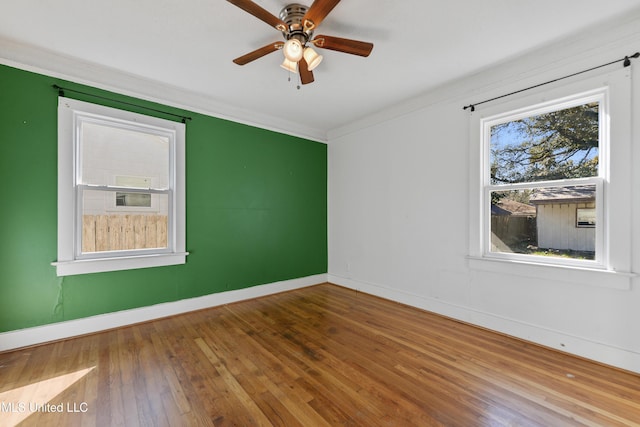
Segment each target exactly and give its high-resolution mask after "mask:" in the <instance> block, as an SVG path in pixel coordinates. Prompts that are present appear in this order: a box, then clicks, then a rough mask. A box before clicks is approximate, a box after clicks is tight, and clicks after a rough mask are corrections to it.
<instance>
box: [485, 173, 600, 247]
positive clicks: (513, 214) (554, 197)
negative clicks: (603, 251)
mask: <svg viewBox="0 0 640 427" xmlns="http://www.w3.org/2000/svg"><path fill="white" fill-rule="evenodd" d="M596 190H597V188H596V185H575V186H553V187H537V188H533V189H521V190H510V191H492V192H491V251H492V252H501V253H515V254H527V255H536V256H545V257H562V258H575V259H582V260H593V259H595V251H596V222H595V203H596V202H595V201H596ZM576 218H578V220H577V221H578V222H577V224H578V225H576ZM580 223H583V224H589V225H580Z"/></svg>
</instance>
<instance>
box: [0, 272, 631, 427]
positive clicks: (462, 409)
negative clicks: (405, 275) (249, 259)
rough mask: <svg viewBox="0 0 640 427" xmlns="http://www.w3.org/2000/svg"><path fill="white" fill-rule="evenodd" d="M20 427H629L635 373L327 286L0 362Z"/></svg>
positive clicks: (3, 410) (2, 395)
mask: <svg viewBox="0 0 640 427" xmlns="http://www.w3.org/2000/svg"><path fill="white" fill-rule="evenodd" d="M54 411H55V412H54ZM17 423H21V424H20V425H24V426H92V425H96V426H110V425H117V426H138V425H145V426H269V425H276V426H305V427H309V426H336V425H338V426H403V427H404V426H463V427H466V426H545V427H548V426H553V427H555V426H578V425H586V426H640V376H638V375H635V374H632V373H628V372H623V371H620V370H616V369H612V368H608V367H605V366H602V365H599V364H596V363H592V362H589V361H585V360H582V359H579V358H575V357H572V356H569V355H566V354H562V353H558V352H555V351H552V350H549V349H545V348H541V347H538V346H536V345H533V344H529V343H526V342H522V341H519V340H515V339H511V338H508V337H505V336H503V335H500V334H495V333H492V332H489V331H486V330H483V329H479V328H475V327H473V326H469V325H466V324H462V323H459V322H456V321H452V320H449V319H445V318H443V317H440V316H437V315H434V314H431V313H427V312H424V311H421V310H418V309H415V308H411V307H407V306H404V305H400V304H396V303H393V302H390V301H385V300H382V299H379V298H376V297H372V296H370V295H366V294H362V293H357V292H355V291H352V290H348V289H344V288H341V287H338V286H334V285H330V284H322V285H317V286H312V287H309V288H305V289H301V290H296V291H292V292H287V293H282V294H278V295H271V296H268V297H263V298H259V299H255V300H250V301H243V302H239V303H235V304H230V305H226V306H221V307H217V308H212V309H208V310H203V311H198V312H194V313H189V314H186V315H181V316H175V317H171V318H167V319H161V320H157V321H153V322H149V323H145V324H140V325H135V326H131V327H127V328H120V329H117V330H112V331H108V332H103V333H99V334H94V335H90V336H86V337H80V338H75V339H70V340H66V341H61V342H56V343H52V344H46V345H42V346H37V347H33V348H28V349H23V350H18V351H13V352H7V353H3V354H0V425H2V426H10V425H16V424H17Z"/></svg>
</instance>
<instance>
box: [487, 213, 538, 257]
mask: <svg viewBox="0 0 640 427" xmlns="http://www.w3.org/2000/svg"><path fill="white" fill-rule="evenodd" d="M491 234H492V235H493V238H492V240H496V239H497V241H493V242H492V243H493V244H494V245H495V246H497V247H498V249H499V250H500V251H501V252H521V249H522V247H523V246H524V247H526V246H527V245H534V246H535V245H537V240H538V237H537V229H536V217H532V216H512V215H491ZM502 245H506V247H503V246H502Z"/></svg>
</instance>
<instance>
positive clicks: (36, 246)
mask: <svg viewBox="0 0 640 427" xmlns="http://www.w3.org/2000/svg"><path fill="white" fill-rule="evenodd" d="M53 84H59V85H61V86H66V87H69V88H73V89H77V90H81V91H85V92H89V93H92V94H96V95H102V96H109V97H112V98H116V99H119V100H123V101H127V102H134V103H137V104H140V105H145V106H149V107H153V108H160V109H164V110H166V111H171V112H174V113H177V114H185V115H188V116H191V117H193V120H192V121H190V122H188V123H187V135H186V137H187V140H186V150H187V158H186V167H187V250H188V251H189V252H190V255H189V256H188V257H187V264H185V265H180V266H172V267H159V268H147V269H140V270H131V271H123V272H111V273H97V274H88V275H80V276H67V277H57V276H56V273H55V268H54V267H52V266H51V265H50V264H51V262H52V261H55V260H56V258H57V199H56V197H57V194H56V192H57V163H56V162H57V92H56V91H55V90H54V89H53V88H52V85H53ZM66 96H68V97H73V98H77V99H81V100H84V101H89V102H95V103H101V104H104V105H109V106H113V107H117V108H124V109H128V110H131V111H136V112H140V113H143V114H149V112H148V111H145V110H140V109H136V108H135V107H133V108H132V107H123V106H122V105H120V104H114V103H110V102H106V101H99V100H96V99H95V98H90V97H86V96H79V95H75V94H73V93H69V92H68V93H67V94H66ZM155 115H157V116H159V117H162V115H161V114H155ZM164 118H167V117H166V116H165V117H164ZM0 179H1V182H2V183H3V184H2V187H1V189H0V195H1V197H0V200H1V201H2V202H1V206H0V332H6V331H11V330H16V329H22V328H28V327H32V326H37V325H43V324H49V323H53V322H59V321H64V320H70V319H77V318H81V317H86V316H91V315H96V314H101V313H108V312H114V311H118V310H124V309H130V308H135V307H142V306H147V305H152V304H157V303H161V302H167V301H175V300H180V299H184V298H190V297H196V296H201V295H207V294H212V293H217V292H222V291H226V290H232V289H240V288H246V287H250V286H254V285H258V284H264V283H272V282H276V281H280V280H287V279H293V278H298V277H305V276H310V275H314V274H320V273H326V272H327V147H326V145H324V144H321V143H316V142H313V141H308V140H305V139H301V138H296V137H292V136H288V135H283V134H279V133H275V132H270V131H266V130H262V129H257V128H253V127H250V126H246V125H241V124H238V123H234V122H229V121H225V120H221V119H217V118H213V117H210V116H205V115H200V114H196V113H192V112H188V111H180V110H176V109H172V108H168V107H164V106H158V105H155V104H151V103H147V102H144V101H140V100H133V99H131V98H127V97H124V96H120V95H116V94H112V93H106V92H103V91H100V90H98V89H95V88H90V87H86V86H81V85H78V84H74V83H72V82H66V81H62V80H59V79H56V78H53V77H48V76H43V75H39V74H35V73H30V72H26V71H23V70H19V69H15V68H11V67H7V66H1V65H0Z"/></svg>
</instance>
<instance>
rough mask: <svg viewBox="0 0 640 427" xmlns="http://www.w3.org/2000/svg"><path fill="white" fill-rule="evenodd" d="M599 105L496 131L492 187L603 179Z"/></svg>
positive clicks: (492, 143)
mask: <svg viewBox="0 0 640 427" xmlns="http://www.w3.org/2000/svg"><path fill="white" fill-rule="evenodd" d="M598 110H599V103H598V102H590V103H587V104H583V105H578V106H576V107H572V108H567V109H562V110H559V111H552V112H548V113H543V114H537V115H532V116H529V117H524V118H521V119H518V120H512V121H507V122H505V123H499V124H496V125H493V126H491V139H490V167H491V183H492V184H495V185H500V184H512V183H519V182H534V181H549V180H558V179H569V178H581V177H593V176H598V159H599V156H598V151H599V111H598Z"/></svg>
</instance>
